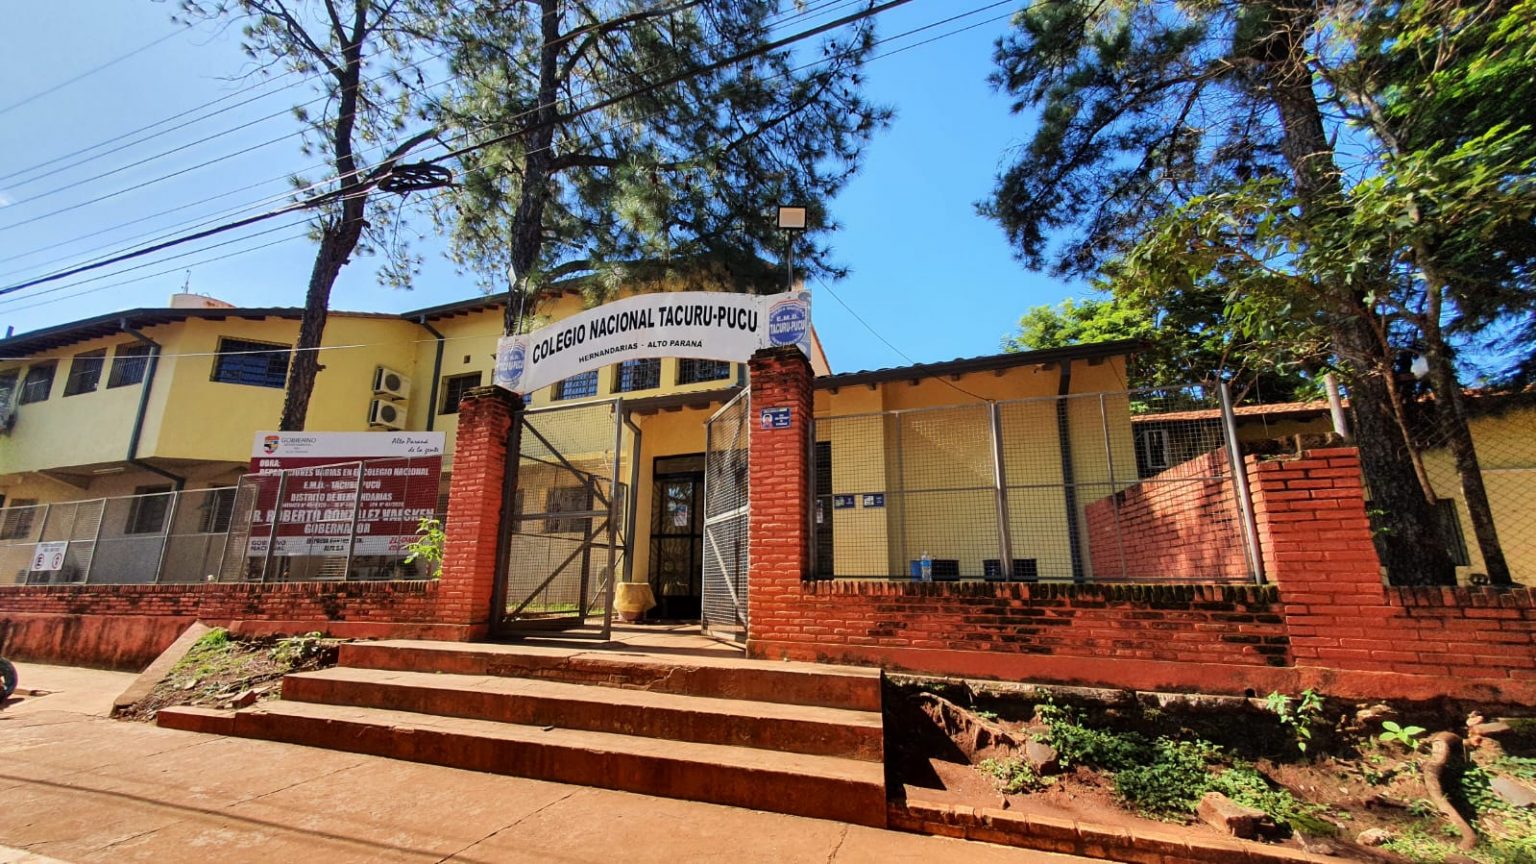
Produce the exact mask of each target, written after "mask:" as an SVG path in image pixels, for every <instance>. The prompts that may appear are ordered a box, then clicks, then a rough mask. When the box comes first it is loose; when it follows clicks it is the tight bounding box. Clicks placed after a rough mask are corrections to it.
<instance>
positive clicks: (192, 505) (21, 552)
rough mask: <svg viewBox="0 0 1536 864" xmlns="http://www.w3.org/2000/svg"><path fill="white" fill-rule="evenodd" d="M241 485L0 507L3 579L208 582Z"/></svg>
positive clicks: (220, 553) (0, 576) (0, 571)
mask: <svg viewBox="0 0 1536 864" xmlns="http://www.w3.org/2000/svg"><path fill="white" fill-rule="evenodd" d="M234 491H235V490H234V489H233V488H232V487H231V488H223V489H197V490H192V491H185V492H159V493H153V494H147V495H127V496H122V497H117V498H95V499H91V500H86V501H65V502H59V503H55V504H39V505H36V506H32V507H17V508H8V509H5V510H0V538H4V539H0V568H3V569H0V583H8V584H30V585H48V584H63V583H79V582H94V583H109V584H133V583H149V582H201V581H205V580H208V579H211V578H213V574H216V573H218V572H219V562H220V560H221V558H222V557H223V554H224V546H225V542H226V540H227V538H228V531H229V523H230V516H231V513H232V512H233V505H234Z"/></svg>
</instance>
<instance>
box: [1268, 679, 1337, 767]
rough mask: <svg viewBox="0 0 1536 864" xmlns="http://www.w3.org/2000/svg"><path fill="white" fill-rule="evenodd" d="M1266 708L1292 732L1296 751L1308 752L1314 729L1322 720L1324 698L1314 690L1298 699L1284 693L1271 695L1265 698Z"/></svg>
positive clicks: (1302, 692) (1305, 691)
mask: <svg viewBox="0 0 1536 864" xmlns="http://www.w3.org/2000/svg"><path fill="white" fill-rule="evenodd" d="M1264 706H1265V707H1266V708H1268V709H1269V710H1270V711H1272V712H1274V714H1275V716H1276V717H1278V718H1279V720H1280V724H1281V725H1282V726H1285V727H1286V728H1287V729H1290V730H1291V734H1292V736H1293V737H1294V738H1295V739H1296V749H1297V750H1300V751H1301V752H1302V753H1306V752H1307V745H1308V744H1310V743H1311V741H1312V729H1313V727H1315V726H1317V725H1318V723H1319V722H1320V721H1321V720H1322V714H1323V697H1322V696H1321V695H1320V694H1318V693H1317V692H1316V691H1313V690H1310V689H1309V690H1303V691H1301V696H1300V698H1298V699H1292V698H1291V697H1289V696H1286V695H1285V694H1283V693H1270V694H1269V695H1268V696H1266V697H1264Z"/></svg>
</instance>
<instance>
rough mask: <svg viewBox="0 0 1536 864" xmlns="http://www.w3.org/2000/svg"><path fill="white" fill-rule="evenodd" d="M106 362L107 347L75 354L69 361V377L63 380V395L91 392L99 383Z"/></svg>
mask: <svg viewBox="0 0 1536 864" xmlns="http://www.w3.org/2000/svg"><path fill="white" fill-rule="evenodd" d="M106 364H107V349H105V348H102V349H101V350H99V351H87V352H85V353H84V354H76V355H75V358H74V359H73V360H71V361H69V378H68V379H67V380H65V382H64V395H65V396H77V395H79V394H81V393H91V392H94V391H95V390H96V386H97V385H98V384H100V383H101V370H102V367H103V366H105V365H106Z"/></svg>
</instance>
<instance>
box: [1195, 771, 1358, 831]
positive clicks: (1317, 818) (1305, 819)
mask: <svg viewBox="0 0 1536 864" xmlns="http://www.w3.org/2000/svg"><path fill="white" fill-rule="evenodd" d="M1210 788H1211V789H1212V790H1213V791H1216V792H1220V793H1221V794H1223V795H1225V796H1227V797H1228V798H1231V799H1232V800H1233V801H1236V802H1237V803H1239V804H1241V805H1243V806H1244V807H1252V808H1254V809H1255V810H1262V811H1264V812H1265V813H1268V814H1269V816H1270V818H1272V819H1274V820H1275V824H1277V825H1281V826H1287V827H1290V828H1295V829H1298V830H1301V831H1305V832H1306V833H1308V834H1312V835H1315V836H1327V835H1331V834H1334V833H1337V831H1338V826H1336V825H1334V824H1333V823H1332V822H1330V821H1328V819H1327V818H1326V816H1327V814H1328V808H1326V807H1323V806H1320V805H1317V804H1310V803H1307V802H1305V801H1302V800H1300V799H1298V798H1297V797H1296V796H1295V795H1292V794H1291V793H1290V792H1289V791H1288V790H1285V789H1279V788H1276V787H1275V786H1274V784H1272V783H1270V782H1269V779H1268V778H1266V777H1265V776H1264V775H1263V774H1261V773H1259V770H1258V769H1257V768H1255V767H1253V765H1251V764H1249V763H1247V762H1240V761H1237V762H1234V763H1233V765H1232V767H1231V768H1229V769H1227V770H1225V771H1222V772H1220V773H1218V774H1216V776H1215V777H1213V778H1212V779H1211V782H1210Z"/></svg>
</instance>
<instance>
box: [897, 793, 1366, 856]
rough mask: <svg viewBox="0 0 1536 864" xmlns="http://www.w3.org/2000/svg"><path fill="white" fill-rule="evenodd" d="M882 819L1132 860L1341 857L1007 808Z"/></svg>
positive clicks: (901, 807)
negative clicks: (1100, 823) (1030, 813)
mask: <svg viewBox="0 0 1536 864" xmlns="http://www.w3.org/2000/svg"><path fill="white" fill-rule="evenodd" d="M886 821H887V824H888V825H889V827H891V828H893V829H896V830H900V831H909V832H911V833H914V834H933V835H936V836H940V837H955V838H959V839H963V840H980V841H982V842H985V843H996V844H999V845H1002V846H1016V847H1019V848H1021V849H1033V850H1036V851H1040V852H1060V853H1065V854H1069V855H1083V856H1085V857H1088V858H1102V859H1105V860H1111V861H1127V862H1134V864H1186V862H1188V864H1229V862H1247V864H1325V862H1336V861H1338V860H1340V859H1337V858H1332V857H1328V856H1324V855H1313V854H1311V853H1308V852H1301V851H1299V850H1296V849H1286V848H1282V847H1277V846H1268V845H1265V844H1263V843H1249V842H1244V841H1241V840H1224V839H1221V838H1218V837H1212V838H1204V837H1194V838H1190V837H1188V836H1185V835H1184V834H1182V833H1178V832H1175V831H1169V830H1163V829H1159V828H1157V827H1155V826H1148V827H1145V828H1143V827H1140V826H1138V827H1136V828H1134V829H1131V830H1127V829H1124V828H1112V827H1109V826H1104V825H1094V824H1092V823H1089V822H1076V821H1073V820H1070V819H1057V818H1054V817H1050V816H1033V815H1026V814H1023V813H1012V812H1009V811H1007V810H994V809H990V808H987V809H977V808H975V807H958V806H954V805H948V804H927V803H923V802H919V801H907V802H897V801H893V802H891V805H890V811H889V813H888V815H887V819H886Z"/></svg>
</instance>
